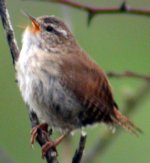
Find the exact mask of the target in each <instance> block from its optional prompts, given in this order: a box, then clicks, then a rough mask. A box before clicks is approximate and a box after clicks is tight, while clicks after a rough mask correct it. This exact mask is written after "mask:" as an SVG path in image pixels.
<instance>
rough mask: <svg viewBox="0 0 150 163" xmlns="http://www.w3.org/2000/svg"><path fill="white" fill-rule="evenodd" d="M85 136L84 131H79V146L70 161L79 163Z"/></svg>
mask: <svg viewBox="0 0 150 163" xmlns="http://www.w3.org/2000/svg"><path fill="white" fill-rule="evenodd" d="M86 136H87V135H86V134H85V133H81V137H80V142H79V147H78V149H77V150H76V152H75V154H74V157H73V159H72V163H80V162H81V159H82V155H83V151H84V147H85V143H86Z"/></svg>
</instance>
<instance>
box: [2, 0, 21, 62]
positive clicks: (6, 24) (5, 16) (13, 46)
mask: <svg viewBox="0 0 150 163" xmlns="http://www.w3.org/2000/svg"><path fill="white" fill-rule="evenodd" d="M0 15H1V20H2V24H3V28H4V30H5V33H6V38H7V42H8V45H9V49H10V52H11V57H12V62H13V64H15V61H17V59H18V56H19V48H18V45H17V41H16V39H15V35H14V30H13V27H12V23H11V21H10V17H9V13H8V10H7V7H6V1H5V0H0Z"/></svg>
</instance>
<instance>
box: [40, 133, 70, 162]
mask: <svg viewBox="0 0 150 163" xmlns="http://www.w3.org/2000/svg"><path fill="white" fill-rule="evenodd" d="M66 135H67V134H63V135H61V136H60V137H59V138H57V139H56V140H55V141H51V140H48V141H47V142H46V143H45V144H44V145H43V146H42V158H43V159H44V157H45V155H46V153H47V151H48V150H49V149H50V148H54V149H55V148H56V146H57V145H59V144H60V143H61V142H62V140H63V139H64V138H65V136H66Z"/></svg>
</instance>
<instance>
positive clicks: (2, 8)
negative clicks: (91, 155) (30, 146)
mask: <svg viewBox="0 0 150 163" xmlns="http://www.w3.org/2000/svg"><path fill="white" fill-rule="evenodd" d="M0 15H1V19H2V23H3V27H4V30H5V32H6V37H7V41H8V45H9V48H10V52H11V56H12V61H13V65H15V62H16V61H17V59H18V57H19V48H18V46H17V42H16V39H15V35H14V30H13V27H12V23H11V20H10V16H9V12H8V10H7V7H6V1H5V0H0ZM30 120H31V124H32V127H34V126H35V125H37V124H39V122H38V118H37V116H36V114H35V113H33V112H31V113H30ZM37 141H38V143H39V144H40V145H41V146H42V145H43V144H45V143H46V138H45V136H44V134H43V133H42V131H41V130H39V131H38V136H37ZM55 153H56V151H54V149H49V150H48V151H47V154H46V160H47V163H58V161H57V159H56V154H55Z"/></svg>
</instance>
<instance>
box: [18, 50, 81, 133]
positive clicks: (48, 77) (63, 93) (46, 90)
mask: <svg viewBox="0 0 150 163" xmlns="http://www.w3.org/2000/svg"><path fill="white" fill-rule="evenodd" d="M49 55H50V54H49ZM41 56H42V57H41ZM16 70H17V80H18V84H19V88H20V91H21V93H22V97H23V99H24V101H25V103H26V104H27V105H29V108H30V109H32V110H33V111H34V112H36V114H37V115H38V118H39V119H40V120H41V122H47V123H48V124H50V125H51V126H54V127H57V128H61V129H66V130H67V129H74V128H77V127H79V126H80V123H79V120H78V117H77V115H78V113H79V111H80V109H81V106H80V105H79V104H78V103H77V101H76V99H75V97H74V96H73V95H72V93H71V92H69V91H68V90H67V89H66V88H64V86H62V85H61V83H60V80H59V67H58V64H56V63H55V61H54V58H53V59H52V58H51V57H48V56H47V54H46V53H43V52H41V53H40V54H39V51H37V50H36V49H35V48H34V47H33V48H30V50H29V51H28V53H27V54H26V51H24V49H23V50H22V51H21V54H20V58H19V60H18V62H17V63H16Z"/></svg>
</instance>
